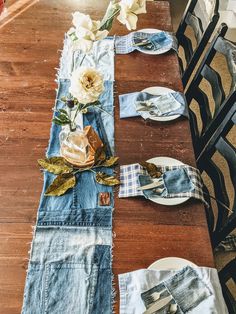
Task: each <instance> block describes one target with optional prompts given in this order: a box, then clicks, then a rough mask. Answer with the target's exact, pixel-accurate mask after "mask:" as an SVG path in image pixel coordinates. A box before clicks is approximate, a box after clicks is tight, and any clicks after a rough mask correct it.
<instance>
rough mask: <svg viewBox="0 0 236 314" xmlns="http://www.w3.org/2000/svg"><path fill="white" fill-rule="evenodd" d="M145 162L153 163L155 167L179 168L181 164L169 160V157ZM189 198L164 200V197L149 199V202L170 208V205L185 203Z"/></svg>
mask: <svg viewBox="0 0 236 314" xmlns="http://www.w3.org/2000/svg"><path fill="white" fill-rule="evenodd" d="M147 162H150V163H153V164H155V165H156V166H180V165H183V163H182V162H181V161H179V160H177V159H174V158H170V157H154V158H151V159H148V160H147ZM188 199H189V197H176V198H164V197H155V198H150V200H151V201H153V202H154V203H157V204H162V205H167V206H172V205H179V204H182V203H184V202H186V201H187V200H188Z"/></svg>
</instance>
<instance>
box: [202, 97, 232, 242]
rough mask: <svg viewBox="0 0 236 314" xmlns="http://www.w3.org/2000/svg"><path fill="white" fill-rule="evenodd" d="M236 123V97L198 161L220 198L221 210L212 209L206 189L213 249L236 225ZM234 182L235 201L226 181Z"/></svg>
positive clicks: (218, 198)
mask: <svg viewBox="0 0 236 314" xmlns="http://www.w3.org/2000/svg"><path fill="white" fill-rule="evenodd" d="M235 125H236V99H235V102H234V104H233V105H232V107H231V108H230V110H229V111H228V113H227V115H226V116H225V118H224V120H223V121H222V123H221V124H220V125H219V127H218V129H217V130H216V132H215V133H214V135H213V136H212V138H211V140H210V141H209V143H208V145H207V146H206V147H205V148H204V150H203V151H202V153H201V154H200V156H199V158H198V160H197V166H198V169H199V170H200V172H201V173H203V172H205V173H206V174H207V175H208V177H209V178H210V179H211V181H212V185H213V187H214V196H213V197H215V200H216V205H217V206H216V207H217V213H216V210H214V209H213V208H212V202H211V199H212V198H211V197H210V196H209V192H208V190H207V188H206V187H205V189H204V192H205V195H206V200H207V202H208V203H209V208H206V213H207V220H208V225H209V231H210V235H211V240H212V246H213V248H215V247H216V246H217V245H218V244H219V243H220V242H221V241H222V240H224V239H225V237H226V236H227V235H229V234H230V233H231V232H232V231H233V230H234V229H235V228H236V148H235V147H234V145H233V144H232V143H231V142H230V141H229V139H228V138H229V136H228V135H229V133H230V134H232V133H231V132H235V131H236V126H235ZM234 134H235V133H234ZM216 152H217V154H218V153H219V155H218V159H217V160H218V162H217V164H216V162H214V161H213V159H214V157H213V155H214V154H215V153H216ZM214 160H215V159H214ZM223 160H225V161H226V163H227V165H228V168H229V176H228V177H226V171H222V167H221V163H222V161H223ZM224 169H225V168H224ZM230 181H231V182H232V187H233V189H234V191H233V192H234V197H233V199H231V202H230V198H229V183H228V184H226V182H230ZM230 204H231V205H230Z"/></svg>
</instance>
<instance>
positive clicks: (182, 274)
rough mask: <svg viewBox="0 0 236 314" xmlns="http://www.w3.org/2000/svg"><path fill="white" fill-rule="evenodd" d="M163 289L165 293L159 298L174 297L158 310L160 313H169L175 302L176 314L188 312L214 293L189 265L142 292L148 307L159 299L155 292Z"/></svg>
mask: <svg viewBox="0 0 236 314" xmlns="http://www.w3.org/2000/svg"><path fill="white" fill-rule="evenodd" d="M161 291H163V293H161V296H160V298H157V300H161V299H163V298H165V297H168V296H172V298H173V299H172V300H171V301H170V303H169V304H167V305H166V306H165V307H164V308H162V309H160V310H158V311H157V312H156V313H158V314H159V313H160V314H161V313H163V314H165V313H168V311H170V308H171V307H172V308H173V304H176V305H177V308H176V311H175V313H176V314H184V313H188V312H189V311H190V310H193V309H194V308H196V307H197V306H198V304H199V303H201V302H202V301H204V300H205V299H207V298H208V297H209V296H211V295H212V292H211V291H210V290H209V288H208V287H207V286H206V284H205V283H204V282H203V281H202V279H201V278H200V277H199V276H198V274H197V273H196V271H195V270H194V269H193V268H191V267H189V266H187V267H184V268H183V269H182V270H180V271H179V272H177V273H176V274H175V275H174V276H171V277H170V278H168V279H167V280H165V281H163V282H161V283H160V284H158V285H156V286H154V287H152V288H151V289H149V290H148V291H145V292H143V293H142V294H141V298H142V300H143V302H144V304H145V307H146V308H147V309H148V308H151V307H152V306H153V304H154V303H155V302H156V301H157V300H156V298H155V292H158V293H160V292H161ZM156 295H157V294H156Z"/></svg>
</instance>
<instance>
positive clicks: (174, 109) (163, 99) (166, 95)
mask: <svg viewBox="0 0 236 314" xmlns="http://www.w3.org/2000/svg"><path fill="white" fill-rule="evenodd" d="M119 105H120V118H121V119H124V118H131V117H139V116H140V117H142V118H143V119H144V120H153V121H160V122H165V121H172V120H175V119H178V118H179V117H181V116H183V117H186V118H189V113H188V106H187V102H186V99H185V96H184V94H183V93H181V92H177V91H174V90H172V89H170V88H167V87H162V86H153V87H148V88H145V89H144V90H142V91H140V92H133V93H128V94H122V95H119Z"/></svg>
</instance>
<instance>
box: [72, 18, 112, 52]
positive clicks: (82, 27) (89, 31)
mask: <svg viewBox="0 0 236 314" xmlns="http://www.w3.org/2000/svg"><path fill="white" fill-rule="evenodd" d="M72 23H73V25H74V27H72V28H71V29H70V30H69V31H68V35H69V36H70V37H71V39H72V43H73V46H74V49H81V50H82V51H83V52H88V51H90V50H91V49H92V47H93V42H94V41H97V40H101V39H103V38H105V37H106V36H107V35H108V31H107V30H102V31H100V30H99V28H100V27H101V22H100V21H94V20H92V19H91V18H90V16H89V15H86V14H83V13H80V12H75V13H74V14H73V20H72Z"/></svg>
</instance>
